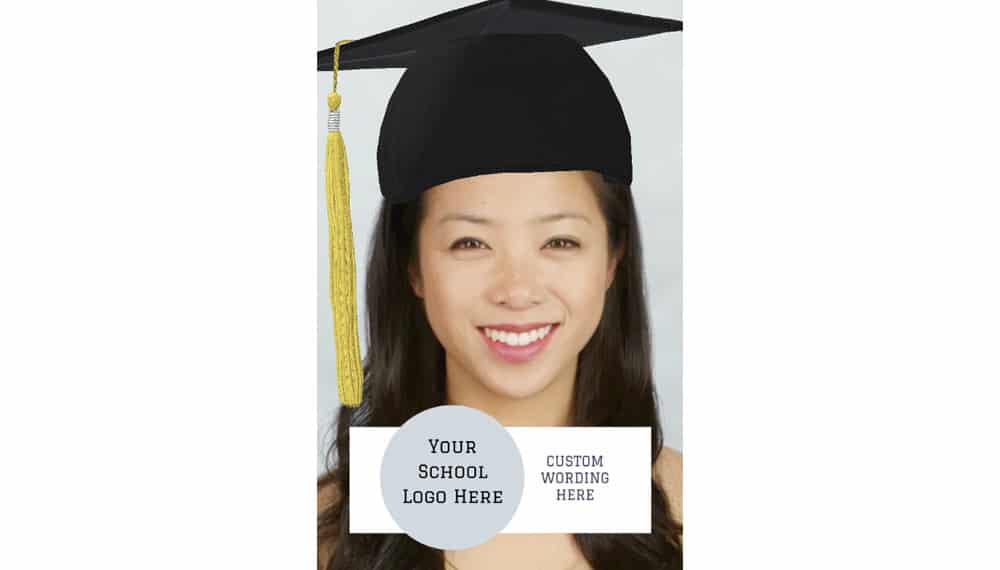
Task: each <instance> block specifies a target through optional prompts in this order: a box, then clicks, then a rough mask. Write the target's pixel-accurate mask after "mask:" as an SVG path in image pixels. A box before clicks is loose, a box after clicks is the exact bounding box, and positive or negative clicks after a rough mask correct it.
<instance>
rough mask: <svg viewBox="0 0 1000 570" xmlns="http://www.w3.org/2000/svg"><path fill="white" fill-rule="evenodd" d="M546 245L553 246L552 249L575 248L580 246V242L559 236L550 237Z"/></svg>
mask: <svg viewBox="0 0 1000 570" xmlns="http://www.w3.org/2000/svg"><path fill="white" fill-rule="evenodd" d="M545 246H546V247H551V248H552V249H575V248H578V247H580V242H578V241H576V240H572V239H569V238H562V237H559V238H552V239H550V240H549V241H548V243H546V244H545Z"/></svg>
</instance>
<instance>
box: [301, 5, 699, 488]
mask: <svg viewBox="0 0 1000 570" xmlns="http://www.w3.org/2000/svg"><path fill="white" fill-rule="evenodd" d="M474 3H475V1H474V0H422V1H421V2H402V1H399V0H396V1H388V0H366V1H364V2H344V1H335V2H334V1H329V0H319V4H318V9H319V46H318V47H319V48H320V49H324V48H327V47H330V46H332V45H333V44H334V43H336V42H337V41H338V40H342V39H361V38H363V37H367V36H369V35H372V34H376V33H379V32H383V31H386V30H389V29H391V28H395V27H397V26H402V25H405V24H409V23H412V22H415V21H417V20H421V19H424V18H428V17H431V16H435V15H437V14H440V13H442V12H446V11H448V10H453V9H455V8H459V7H462V6H466V5H470V4H474ZM573 3H574V4H578V5H586V6H593V7H597V8H605V9H611V10H620V11H625V12H634V13H639V14H645V15H649V16H657V17H662V18H675V19H682V14H681V2H680V0H659V1H657V0H615V1H614V2H612V1H609V0H605V1H584V0H580V1H574V2H573ZM684 33H686V32H674V33H669V34H660V35H656V36H650V37H646V38H638V39H633V40H628V41H622V42H615V43H611V44H604V45H599V46H592V47H589V48H587V51H588V53H590V55H591V57H593V58H594V60H595V61H596V62H597V64H598V65H599V66H600V67H601V69H603V70H604V73H605V74H606V75H607V76H608V79H609V80H610V81H611V84H612V86H613V87H614V89H615V92H616V93H617V95H618V98H619V100H620V101H621V104H622V107H623V108H624V111H625V117H626V119H627V121H628V125H629V129H630V131H631V135H632V153H633V154H632V163H633V174H634V175H633V179H634V182H633V185H632V190H633V192H634V195H635V201H636V206H637V208H638V210H639V223H640V226H641V232H642V239H643V249H644V253H645V264H646V267H645V269H646V279H647V286H648V300H649V308H650V315H651V320H652V323H651V324H652V332H653V348H654V353H653V369H654V374H655V378H656V389H657V392H658V397H659V403H660V408H661V409H660V415H661V421H662V423H663V428H664V437H665V443H666V444H667V445H668V446H670V447H673V448H675V449H682V430H681V409H682V407H681V42H682V37H683V34H684ZM402 74H403V70H402V69H388V70H367V69H365V70H352V71H346V72H343V73H342V74H340V78H339V83H338V85H337V91H338V92H339V93H340V94H341V95H342V96H343V103H342V104H341V130H342V132H343V136H344V140H345V144H346V147H347V153H348V161H349V164H350V175H351V207H352V222H353V224H354V232H355V247H356V250H357V260H358V290H359V298H358V303H359V315H363V311H362V308H363V307H364V294H363V291H364V264H365V261H366V260H367V259H368V240H369V237H370V235H371V230H372V226H373V223H374V220H375V214H376V212H377V210H378V205H379V201H380V199H381V195H380V194H379V191H378V169H377V166H376V162H375V149H376V145H377V141H378V131H379V127H380V126H381V124H382V114H383V112H384V110H385V107H386V105H387V104H388V101H389V96H390V95H391V94H392V90H393V89H394V88H395V86H396V82H397V81H398V80H399V77H400V76H401V75H402ZM317 76H318V82H317V91H316V112H317V118H316V126H317V129H316V136H317V138H316V148H317V153H318V157H319V161H318V164H319V170H318V171H317V173H316V178H317V194H316V199H317V202H316V204H317V207H316V221H317V236H316V237H317V240H318V241H319V248H318V252H319V258H318V259H317V263H318V266H319V271H318V275H317V277H318V284H317V285H318V286H317V289H318V293H319V296H318V298H317V303H316V305H317V311H318V313H317V319H318V327H319V347H318V351H319V352H318V359H319V363H318V364H319V379H318V408H319V409H318V413H319V415H318V422H319V424H318V425H319V457H320V471H322V470H323V468H322V465H323V458H324V457H325V454H326V449H327V447H328V446H329V445H330V442H331V441H332V435H333V434H332V432H331V430H330V425H331V422H332V421H333V418H334V417H335V414H336V411H337V408H338V407H339V405H340V404H339V401H338V398H337V384H336V379H335V378H336V366H335V364H336V358H335V353H334V350H333V323H332V315H331V312H330V305H329V289H328V283H327V279H328V272H329V265H328V260H327V227H326V210H325V208H326V206H325V197H324V177H323V165H324V156H325V154H324V153H325V150H324V149H325V144H326V114H327V105H326V96H327V94H328V93H329V92H330V88H331V85H332V74H331V73H329V72H325V73H319V74H317ZM512 80H514V81H516V78H512ZM525 88H526V89H530V86H525ZM361 344H362V353H364V352H365V350H366V349H367V338H366V337H365V334H364V327H363V326H361Z"/></svg>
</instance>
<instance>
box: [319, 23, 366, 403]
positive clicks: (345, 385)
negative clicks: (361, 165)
mask: <svg viewBox="0 0 1000 570" xmlns="http://www.w3.org/2000/svg"><path fill="white" fill-rule="evenodd" d="M344 43H347V42H346V41H345V42H338V43H337V49H336V50H334V68H333V70H334V71H333V73H334V76H333V77H334V79H333V88H334V92H332V93H330V96H329V97H328V98H327V102H328V103H329V106H330V113H331V124H330V131H329V132H328V133H327V135H326V215H327V222H328V225H329V233H330V236H329V237H330V305H331V306H332V307H333V332H334V342H335V348H336V351H337V392H338V393H339V395H340V401H341V402H342V403H343V404H344V405H345V406H357V405H359V404H360V403H361V394H362V382H363V380H364V371H363V369H362V366H361V343H360V341H359V339H358V315H357V303H356V301H355V299H356V291H355V289H356V279H355V265H354V232H353V230H352V228H351V196H350V184H349V182H348V169H347V151H346V149H345V148H344V139H343V137H342V136H341V135H340V129H339V115H335V113H339V110H340V95H339V94H337V93H336V89H337V63H338V62H337V60H338V59H339V57H338V56H339V55H340V53H339V52H340V46H341V44H344Z"/></svg>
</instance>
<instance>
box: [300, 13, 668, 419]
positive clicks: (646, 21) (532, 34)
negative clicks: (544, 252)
mask: <svg viewBox="0 0 1000 570" xmlns="http://www.w3.org/2000/svg"><path fill="white" fill-rule="evenodd" d="M680 29H681V22H679V21H677V20H670V19H664V18H653V17H650V16H643V15H638V14H629V13H625V12H618V11H613V10H603V9H598V8H590V7H584V6H576V5H572V4H565V3H561V2H549V1H545V0H490V1H487V2H481V3H479V4H474V5H471V6H467V7H464V8H460V9H457V10H453V11H451V12H446V13H444V14H439V15H437V16H434V17H431V18H428V19H425V20H422V21H420V22H416V23H414V24H410V25H407V26H403V27H400V28H396V29H393V30H389V31H387V32H383V33H380V34H376V35H374V36H370V37H367V38H364V39H360V40H356V41H351V40H345V41H340V42H337V44H336V45H335V46H334V47H332V48H329V49H326V50H322V51H320V52H319V54H318V67H319V71H332V72H333V91H332V92H331V93H330V95H329V97H328V103H329V107H330V115H329V119H328V131H329V132H328V134H327V153H326V199H327V217H328V221H329V231H330V302H331V304H332V306H333V315H334V336H335V343H336V345H335V346H336V353H337V388H338V393H339V395H340V400H341V402H342V403H343V404H344V405H347V406H357V405H358V404H360V402H361V396H362V386H361V385H362V380H363V371H362V365H361V351H360V342H359V340H358V331H357V314H356V313H357V305H356V302H355V287H356V279H355V261H354V242H353V239H354V238H353V232H352V229H351V216H350V193H349V183H348V167H347V156H346V151H345V149H344V141H343V138H342V137H341V134H340V102H341V99H340V95H339V94H338V93H337V81H338V72H339V71H341V70H347V69H372V68H405V69H406V71H405V72H404V73H403V75H402V77H401V78H400V80H399V83H398V85H397V86H396V89H395V91H394V92H393V94H392V96H391V98H390V99H389V104H388V107H387V109H386V113H385V117H384V119H383V122H382V128H381V131H380V134H379V142H378V151H377V154H378V171H379V173H378V174H379V186H380V191H381V193H382V195H383V197H384V198H385V200H387V201H388V202H389V203H391V204H398V203H404V202H409V201H412V200H415V199H416V198H417V197H418V196H419V195H420V193H421V192H423V191H424V190H425V189H427V188H430V187H432V186H436V185H438V184H443V183H445V182H448V181H451V180H456V179H459V178H465V177H469V176H476V175H481V174H491V173H497V172H546V171H557V170H593V171H597V172H599V173H601V174H602V175H603V176H604V177H605V179H607V180H610V181H614V182H620V183H624V184H630V183H631V181H632V153H631V141H630V137H629V130H628V125H627V124H626V122H625V115H624V113H623V112H622V108H621V105H620V104H619V102H618V98H617V97H616V96H615V93H614V90H613V89H612V88H611V84H610V82H609V81H608V79H607V77H606V76H605V75H604V73H603V72H602V71H601V70H600V68H598V67H597V64H596V63H595V62H594V61H593V59H591V58H590V56H589V55H588V54H587V52H586V51H585V50H584V49H583V48H584V47H586V46H591V45H596V44H602V43H607V42H613V41H618V40H624V39H630V38H638V37H643V36H648V35H652V34H659V33H663V32H672V31H678V30H680Z"/></svg>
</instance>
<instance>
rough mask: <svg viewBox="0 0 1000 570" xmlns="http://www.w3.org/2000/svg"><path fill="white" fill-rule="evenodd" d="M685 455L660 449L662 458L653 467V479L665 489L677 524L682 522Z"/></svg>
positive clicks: (666, 448) (671, 450)
mask: <svg viewBox="0 0 1000 570" xmlns="http://www.w3.org/2000/svg"><path fill="white" fill-rule="evenodd" d="M683 475H684V455H683V454H682V453H681V452H679V451H677V450H675V449H672V448H670V447H666V446H664V447H662V448H660V456H659V457H658V458H657V459H656V463H655V464H654V465H653V477H654V478H655V479H656V481H657V482H658V483H659V484H660V487H662V488H663V492H664V493H666V495H667V500H668V501H669V502H670V510H671V512H672V514H673V516H674V518H675V519H677V522H682V514H683V503H682V498H683V488H684V487H683V482H684V478H683Z"/></svg>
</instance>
